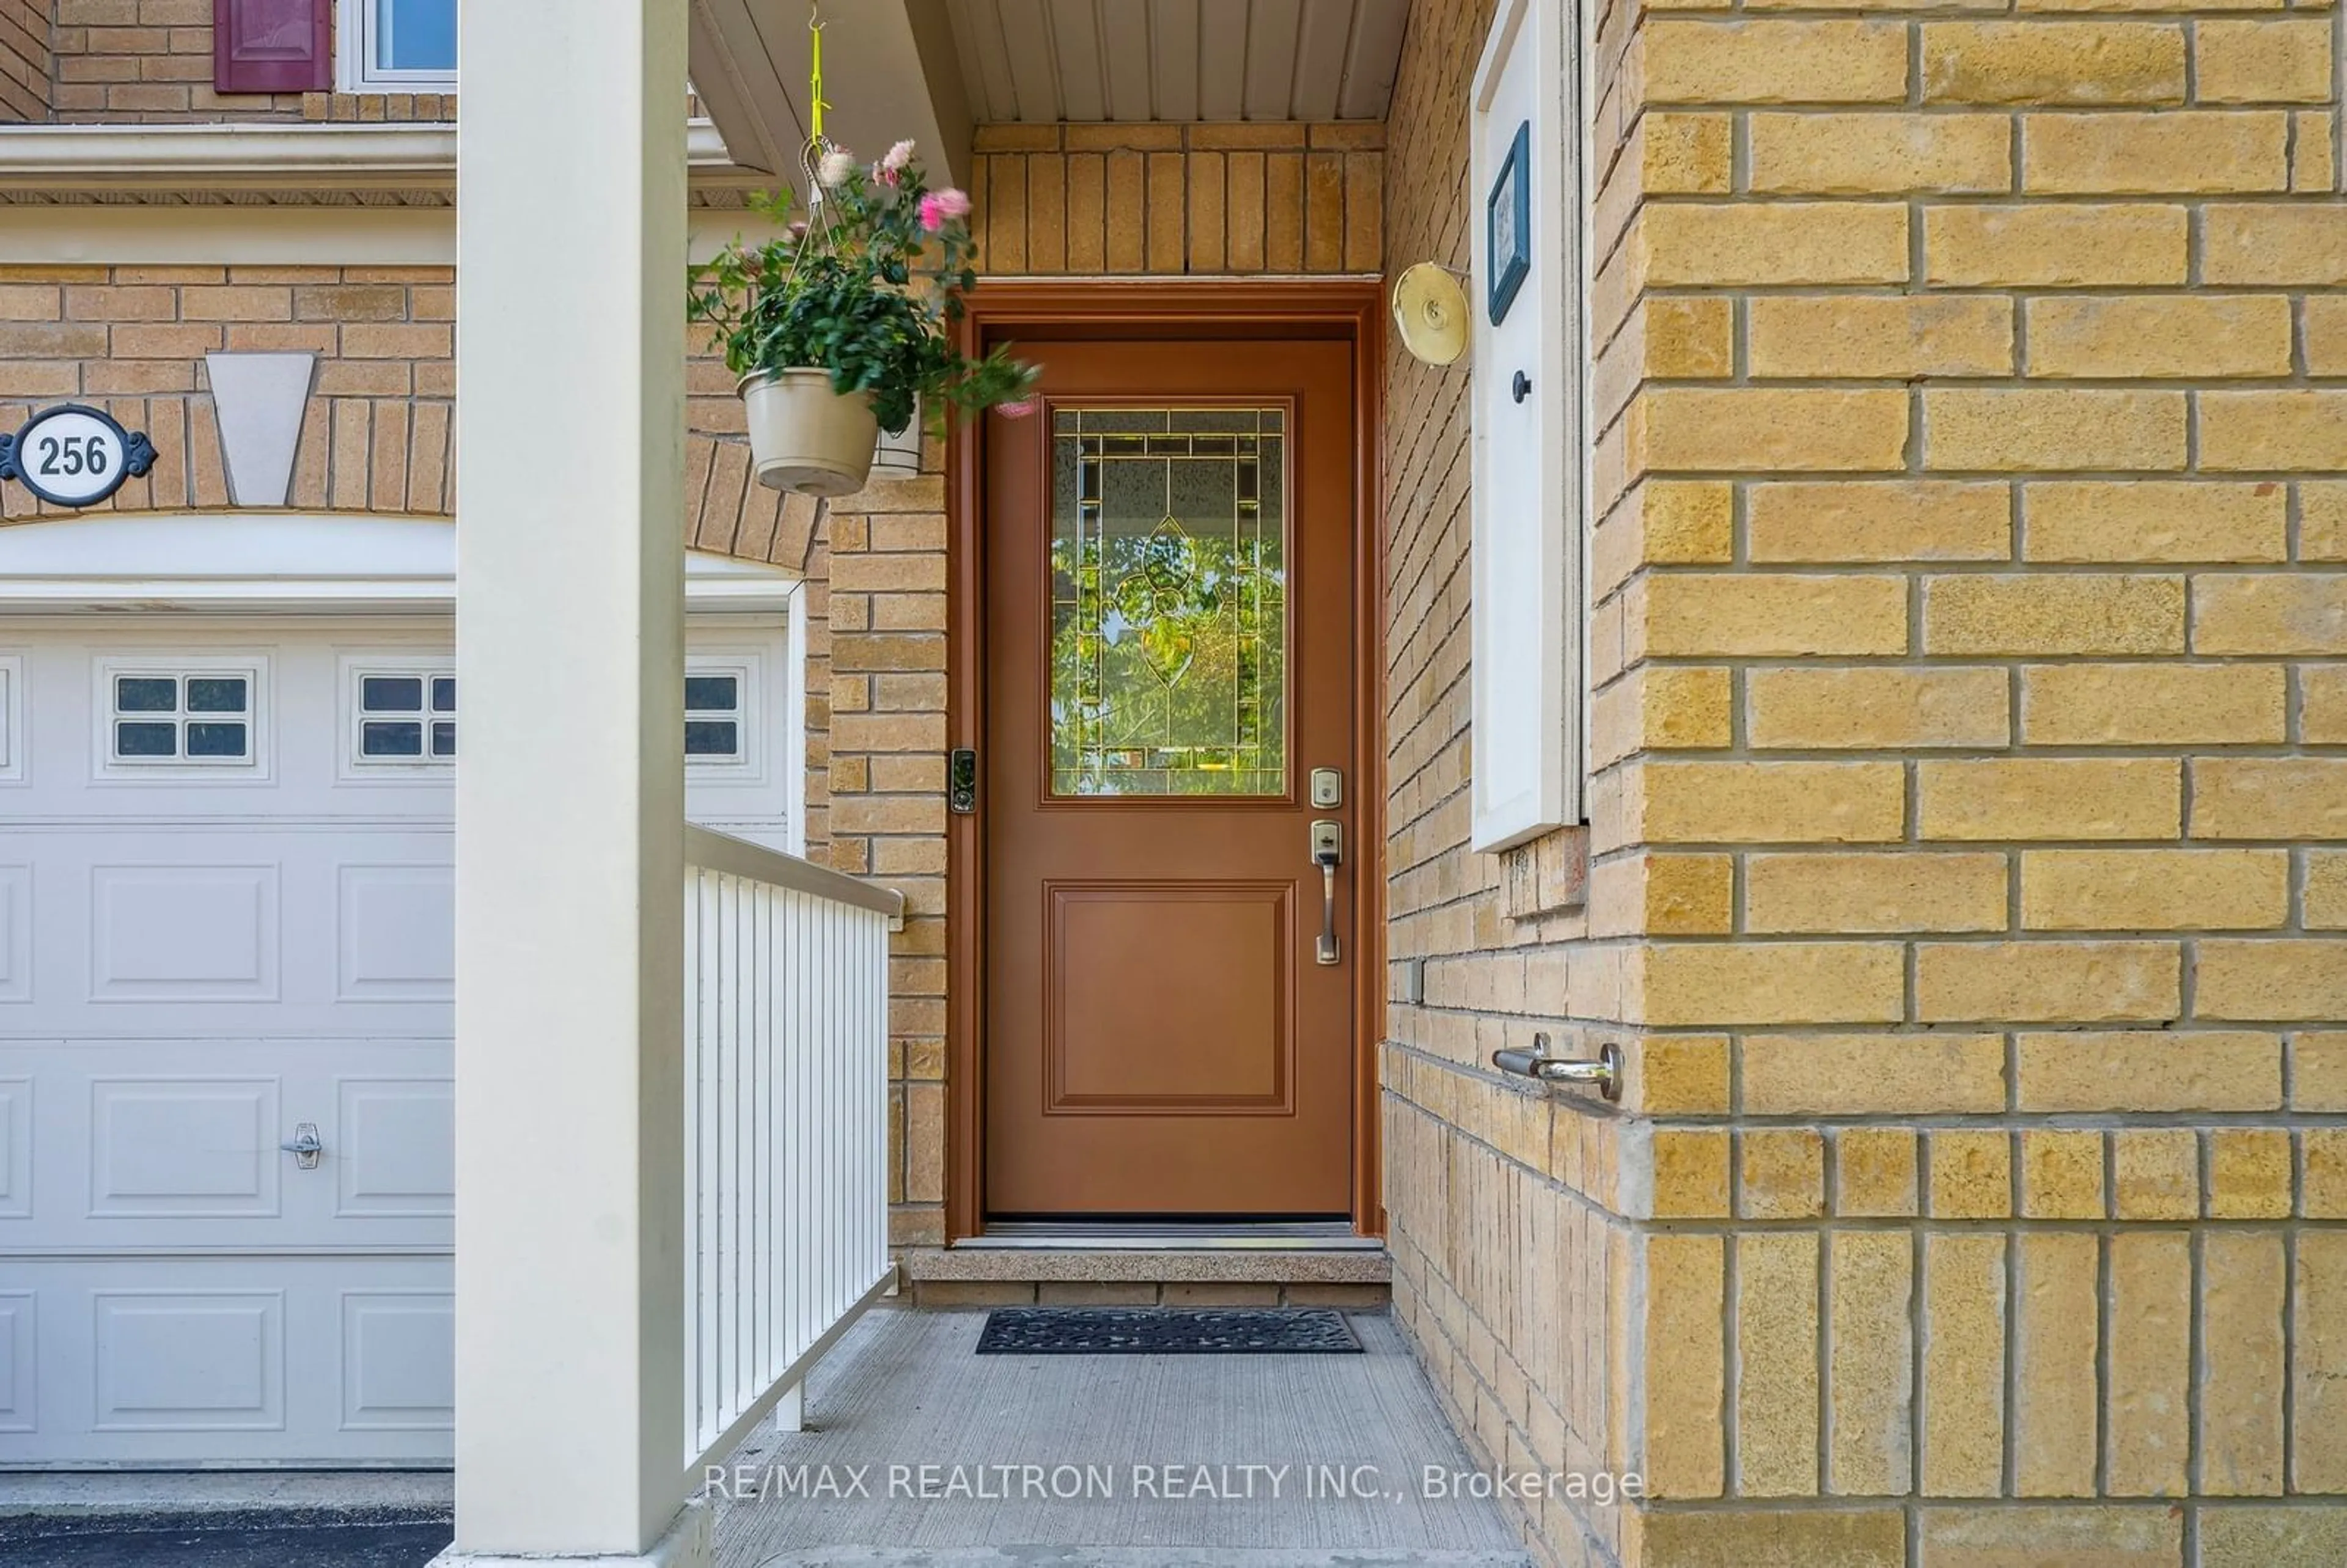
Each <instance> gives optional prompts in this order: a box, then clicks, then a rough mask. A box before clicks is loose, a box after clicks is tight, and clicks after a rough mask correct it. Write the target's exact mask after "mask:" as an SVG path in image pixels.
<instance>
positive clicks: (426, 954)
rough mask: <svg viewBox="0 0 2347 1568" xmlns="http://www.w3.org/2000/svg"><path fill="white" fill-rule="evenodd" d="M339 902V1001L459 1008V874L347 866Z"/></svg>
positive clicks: (447, 869)
mask: <svg viewBox="0 0 2347 1568" xmlns="http://www.w3.org/2000/svg"><path fill="white" fill-rule="evenodd" d="M337 878H338V886H337V888H336V894H335V927H336V936H337V938H338V939H337V942H336V945H335V965H334V973H335V986H334V997H335V999H336V1000H337V1001H440V1002H445V1001H453V1000H455V999H456V868H455V867H453V866H342V867H340V868H338V872H337Z"/></svg>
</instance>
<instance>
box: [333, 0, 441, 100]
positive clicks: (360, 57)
mask: <svg viewBox="0 0 2347 1568" xmlns="http://www.w3.org/2000/svg"><path fill="white" fill-rule="evenodd" d="M341 5H342V15H341V20H342V37H343V85H344V86H345V87H347V88H348V89H349V90H351V91H354V92H362V91H368V90H375V91H390V92H415V91H418V90H422V91H425V92H430V91H434V90H436V89H438V88H443V87H454V86H456V0H341Z"/></svg>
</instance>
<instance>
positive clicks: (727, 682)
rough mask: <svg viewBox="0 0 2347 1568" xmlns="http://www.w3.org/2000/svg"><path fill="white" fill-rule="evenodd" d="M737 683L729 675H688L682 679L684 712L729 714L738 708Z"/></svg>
mask: <svg viewBox="0 0 2347 1568" xmlns="http://www.w3.org/2000/svg"><path fill="white" fill-rule="evenodd" d="M739 689H740V687H739V683H738V682H737V681H736V680H735V678H734V677H733V676H731V675H688V676H686V677H685V678H684V711H685V712H688V713H730V712H733V710H734V709H735V708H736V707H737V706H739V699H738V698H737V697H736V696H735V692H737V691H738V690H739Z"/></svg>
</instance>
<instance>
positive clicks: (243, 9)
mask: <svg viewBox="0 0 2347 1568" xmlns="http://www.w3.org/2000/svg"><path fill="white" fill-rule="evenodd" d="M333 37H334V0H212V86H213V87H216V88H218V89H219V90H220V91H221V92H224V93H308V92H324V91H326V90H327V89H329V88H331V87H333V85H334V52H333Z"/></svg>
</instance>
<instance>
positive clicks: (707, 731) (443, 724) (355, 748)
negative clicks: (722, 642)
mask: <svg viewBox="0 0 2347 1568" xmlns="http://www.w3.org/2000/svg"><path fill="white" fill-rule="evenodd" d="M343 685H344V689H343V715H344V718H343V731H344V733H345V735H346V737H347V741H346V751H347V756H346V758H345V763H346V765H347V766H349V767H350V768H353V769H355V770H359V771H361V772H373V771H374V770H376V769H379V768H380V769H409V768H415V767H418V766H423V767H431V766H446V765H447V764H451V763H454V762H455V761H456V670H455V669H454V668H453V667H451V666H450V664H449V663H448V661H446V660H445V659H443V660H429V659H401V658H398V657H396V656H383V657H374V658H351V659H345V660H344V661H343ZM754 700H755V694H754V692H753V681H752V676H751V669H750V666H749V665H747V664H744V663H741V662H737V661H709V660H694V661H692V662H691V664H690V665H689V667H688V668H687V670H686V671H685V677H684V756H685V761H687V762H688V763H691V764H694V765H695V766H702V767H706V766H718V767H726V766H737V767H738V766H740V765H741V764H744V763H746V762H748V761H749V760H750V757H751V751H750V746H751V733H750V729H751V704H752V702H753V701H754Z"/></svg>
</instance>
